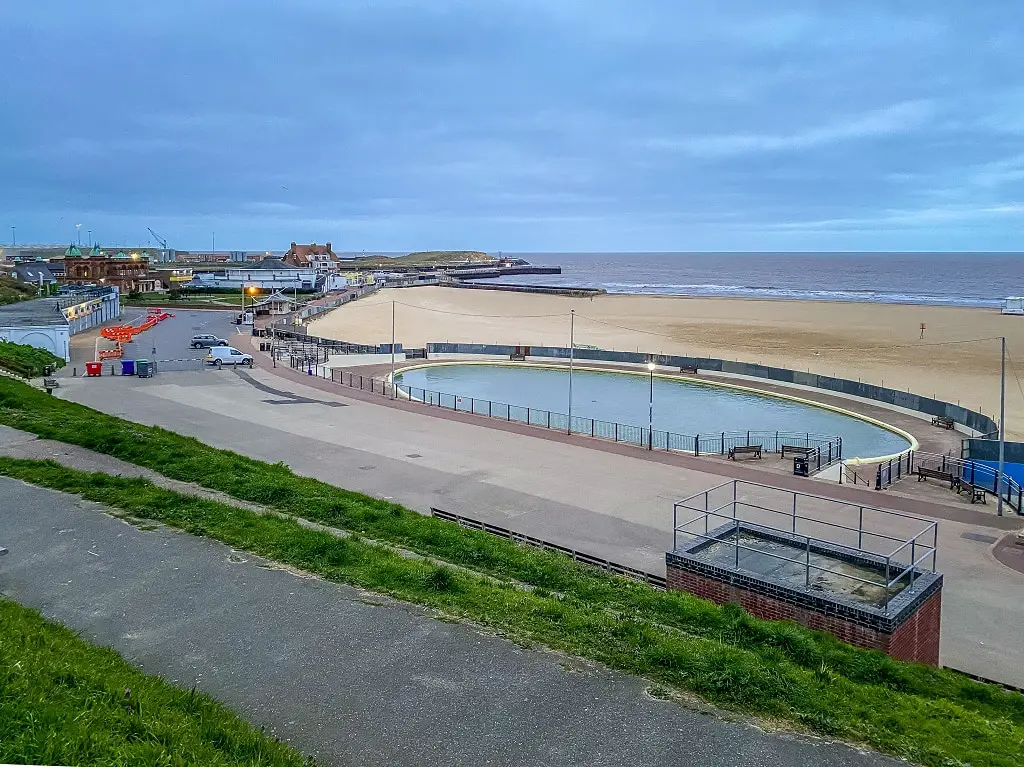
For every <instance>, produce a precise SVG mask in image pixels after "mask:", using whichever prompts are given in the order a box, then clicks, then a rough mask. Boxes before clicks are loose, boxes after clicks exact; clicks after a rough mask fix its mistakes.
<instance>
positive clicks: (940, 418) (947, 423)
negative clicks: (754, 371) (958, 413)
mask: <svg viewBox="0 0 1024 767" xmlns="http://www.w3.org/2000/svg"><path fill="white" fill-rule="evenodd" d="M954 425H955V422H954V421H953V419H952V418H950V417H948V416H944V415H937V416H935V417H934V418H933V419H932V426H938V427H939V428H940V429H952V428H953V426H954Z"/></svg>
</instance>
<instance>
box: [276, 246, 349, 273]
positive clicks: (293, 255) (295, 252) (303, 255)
mask: <svg viewBox="0 0 1024 767" xmlns="http://www.w3.org/2000/svg"><path fill="white" fill-rule="evenodd" d="M283 260H284V262H285V263H286V264H289V265H291V266H296V267H298V268H299V269H309V268H312V269H315V270H316V273H317V274H335V273H337V271H338V257H337V256H336V255H335V254H334V251H333V250H331V243H327V244H326V245H317V244H316V243H315V242H314V243H313V244H312V245H296V244H295V243H294V242H293V243H292V246H291V247H290V248H288V252H287V253H285V254H284V259H283Z"/></svg>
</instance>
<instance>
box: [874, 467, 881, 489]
mask: <svg viewBox="0 0 1024 767" xmlns="http://www.w3.org/2000/svg"><path fill="white" fill-rule="evenodd" d="M881 489H882V464H878V471H877V472H875V490H881Z"/></svg>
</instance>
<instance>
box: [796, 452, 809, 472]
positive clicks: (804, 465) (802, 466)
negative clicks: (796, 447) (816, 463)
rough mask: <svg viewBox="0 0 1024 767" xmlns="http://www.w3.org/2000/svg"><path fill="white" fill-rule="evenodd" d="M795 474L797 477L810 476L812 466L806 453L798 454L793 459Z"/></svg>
mask: <svg viewBox="0 0 1024 767" xmlns="http://www.w3.org/2000/svg"><path fill="white" fill-rule="evenodd" d="M793 474H794V475H795V476H797V477H809V476H810V475H811V467H810V464H809V463H808V462H807V456H806V455H798V456H796V457H795V458H794V459H793Z"/></svg>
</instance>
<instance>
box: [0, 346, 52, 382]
mask: <svg viewBox="0 0 1024 767" xmlns="http://www.w3.org/2000/svg"><path fill="white" fill-rule="evenodd" d="M46 365H53V366H54V367H55V368H62V367H64V360H63V359H61V358H60V357H57V356H55V355H53V354H51V353H50V352H48V351H47V350H45V349H37V348H36V347H34V346H27V345H25V344H16V343H12V342H10V341H0V368H4V369H5V370H9V371H11V372H12V373H17V374H18V375H21V376H25V377H26V378H36V377H38V376H41V375H42V374H43V368H44V367H45V366H46Z"/></svg>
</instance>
